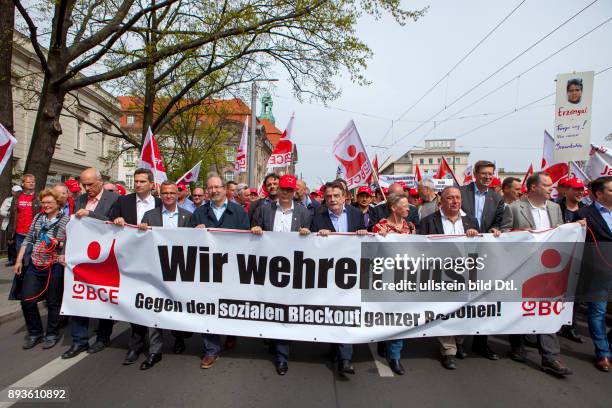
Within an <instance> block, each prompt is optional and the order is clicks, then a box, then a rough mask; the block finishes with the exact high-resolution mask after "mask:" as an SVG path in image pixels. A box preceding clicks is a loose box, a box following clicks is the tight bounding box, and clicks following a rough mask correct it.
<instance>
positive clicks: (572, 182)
mask: <svg viewBox="0 0 612 408" xmlns="http://www.w3.org/2000/svg"><path fill="white" fill-rule="evenodd" d="M565 185H566V186H567V187H570V188H580V189H583V190H584V181H582V180H580V179H579V178H578V177H574V178H571V179H569V180H567V181H566V182H565Z"/></svg>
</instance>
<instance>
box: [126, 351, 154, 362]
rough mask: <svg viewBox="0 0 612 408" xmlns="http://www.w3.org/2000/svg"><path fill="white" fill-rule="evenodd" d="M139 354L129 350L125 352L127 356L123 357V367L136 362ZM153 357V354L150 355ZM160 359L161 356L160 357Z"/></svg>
mask: <svg viewBox="0 0 612 408" xmlns="http://www.w3.org/2000/svg"><path fill="white" fill-rule="evenodd" d="M139 354H140V353H137V352H136V351H134V350H129V351H128V352H127V355H126V356H125V360H123V365H131V364H134V363H135V362H136V360H138V355H139ZM152 355H153V354H152ZM160 358H161V355H160Z"/></svg>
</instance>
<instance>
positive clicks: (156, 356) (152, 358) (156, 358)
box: [126, 351, 162, 370]
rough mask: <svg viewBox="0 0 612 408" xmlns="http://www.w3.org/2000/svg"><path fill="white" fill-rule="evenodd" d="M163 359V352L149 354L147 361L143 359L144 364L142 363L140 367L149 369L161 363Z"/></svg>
mask: <svg viewBox="0 0 612 408" xmlns="http://www.w3.org/2000/svg"><path fill="white" fill-rule="evenodd" d="M130 352H131V351H130ZM128 354H129V353H128ZM161 359H162V355H161V353H153V354H149V355H148V356H147V359H146V360H145V361H143V362H142V364H141V365H140V369H141V370H148V369H149V368H151V367H153V366H154V365H155V364H157V363H159V362H160V361H161ZM126 360H127V358H126ZM130 364H131V363H130Z"/></svg>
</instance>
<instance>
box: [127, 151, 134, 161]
mask: <svg viewBox="0 0 612 408" xmlns="http://www.w3.org/2000/svg"><path fill="white" fill-rule="evenodd" d="M125 162H126V163H130V164H131V163H134V151H133V150H128V151H127V152H125Z"/></svg>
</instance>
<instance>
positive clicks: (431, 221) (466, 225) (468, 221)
mask: <svg viewBox="0 0 612 408" xmlns="http://www.w3.org/2000/svg"><path fill="white" fill-rule="evenodd" d="M461 223H462V224H463V230H464V231H467V230H469V229H476V230H477V229H478V223H477V222H476V219H475V218H474V217H470V216H469V215H465V216H462V217H461ZM419 234H421V235H438V234H444V227H443V226H442V214H441V213H440V211H439V210H438V211H436V212H435V213H433V214H429V215H428V216H427V217H425V218H423V219H422V220H421V228H420V230H419Z"/></svg>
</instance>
